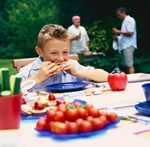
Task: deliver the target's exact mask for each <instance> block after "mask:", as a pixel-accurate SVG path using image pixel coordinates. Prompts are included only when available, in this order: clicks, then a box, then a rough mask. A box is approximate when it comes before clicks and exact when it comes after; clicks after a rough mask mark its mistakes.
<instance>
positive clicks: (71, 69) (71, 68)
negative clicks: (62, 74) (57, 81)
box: [63, 60, 77, 76]
mask: <svg viewBox="0 0 150 147" xmlns="http://www.w3.org/2000/svg"><path fill="white" fill-rule="evenodd" d="M63 71H66V72H68V73H70V74H72V75H74V76H76V75H77V70H76V64H75V62H74V61H72V60H68V61H67V62H66V63H64V64H63Z"/></svg>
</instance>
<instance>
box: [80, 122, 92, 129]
mask: <svg viewBox="0 0 150 147" xmlns="http://www.w3.org/2000/svg"><path fill="white" fill-rule="evenodd" d="M92 129H93V127H92V123H91V122H89V121H87V120H83V121H82V122H81V124H80V128H79V131H80V132H90V131H92Z"/></svg>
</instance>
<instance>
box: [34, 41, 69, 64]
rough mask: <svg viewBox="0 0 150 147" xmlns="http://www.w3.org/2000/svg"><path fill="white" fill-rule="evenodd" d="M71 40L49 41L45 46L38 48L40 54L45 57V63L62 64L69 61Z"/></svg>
mask: <svg viewBox="0 0 150 147" xmlns="http://www.w3.org/2000/svg"><path fill="white" fill-rule="evenodd" d="M69 47H70V42H69V40H68V39H67V40H59V39H52V40H49V41H47V43H46V44H45V46H44V47H43V48H42V49H41V48H38V50H37V52H38V54H39V55H40V56H41V57H43V59H44V61H51V62H55V63H57V64H61V63H63V62H64V61H67V60H68V59H69Z"/></svg>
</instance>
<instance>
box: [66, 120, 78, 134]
mask: <svg viewBox="0 0 150 147" xmlns="http://www.w3.org/2000/svg"><path fill="white" fill-rule="evenodd" d="M66 124H67V132H68V133H70V134H75V133H78V130H79V128H78V124H77V123H76V122H66Z"/></svg>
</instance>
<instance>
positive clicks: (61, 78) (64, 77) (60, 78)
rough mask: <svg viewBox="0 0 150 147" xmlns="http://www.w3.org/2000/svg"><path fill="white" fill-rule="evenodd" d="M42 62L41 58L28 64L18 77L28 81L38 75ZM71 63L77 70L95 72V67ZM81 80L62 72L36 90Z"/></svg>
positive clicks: (75, 62) (37, 86)
mask: <svg viewBox="0 0 150 147" xmlns="http://www.w3.org/2000/svg"><path fill="white" fill-rule="evenodd" d="M42 62H43V61H42V60H41V58H40V57H38V58H36V59H35V61H33V62H32V63H30V64H28V65H27V66H25V67H23V68H21V69H20V71H19V73H18V76H20V77H21V78H22V80H26V79H28V78H29V77H30V76H32V75H34V74H36V72H37V71H38V70H39V67H40V65H41V64H42ZM71 62H74V64H75V68H76V69H77V70H82V69H87V70H94V68H93V67H85V66H83V65H80V64H79V63H78V62H77V61H75V60H71ZM78 80H80V79H79V78H77V77H75V76H73V75H71V74H69V73H67V72H61V73H59V74H57V75H55V76H52V77H49V78H48V79H47V80H46V81H44V82H42V83H41V84H37V85H35V87H34V88H36V89H43V88H44V87H46V86H47V85H50V84H56V83H66V82H75V81H78Z"/></svg>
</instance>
